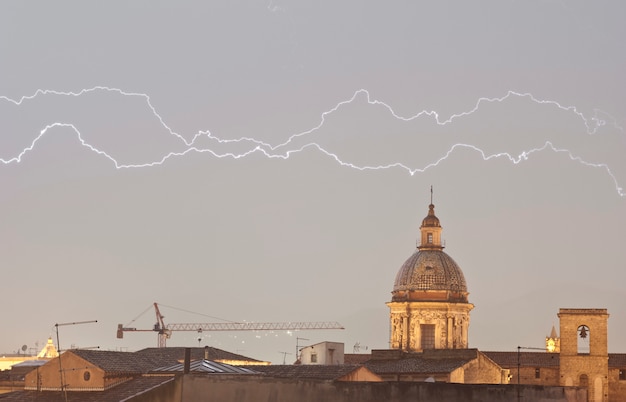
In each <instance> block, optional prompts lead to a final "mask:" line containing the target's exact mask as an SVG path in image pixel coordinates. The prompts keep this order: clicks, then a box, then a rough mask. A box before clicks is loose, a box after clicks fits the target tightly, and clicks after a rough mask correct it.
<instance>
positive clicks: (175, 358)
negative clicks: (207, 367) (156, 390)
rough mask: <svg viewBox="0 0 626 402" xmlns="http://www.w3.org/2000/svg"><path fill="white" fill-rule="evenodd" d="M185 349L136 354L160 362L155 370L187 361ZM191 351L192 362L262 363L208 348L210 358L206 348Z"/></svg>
mask: <svg viewBox="0 0 626 402" xmlns="http://www.w3.org/2000/svg"><path fill="white" fill-rule="evenodd" d="M185 349H187V348H184V347H173V348H146V349H142V350H138V351H137V352H135V354H136V355H137V356H143V357H146V358H150V359H152V360H156V361H158V362H160V364H157V365H156V366H155V367H154V368H157V367H164V366H169V365H174V364H176V363H180V362H181V361H183V360H184V359H185ZM189 349H191V360H202V359H207V360H240V361H249V362H260V360H256V359H253V358H250V357H246V356H243V355H238V354H236V353H231V352H227V351H225V350H222V349H217V348H212V347H208V348H206V350H207V354H208V356H205V353H204V351H205V348H189Z"/></svg>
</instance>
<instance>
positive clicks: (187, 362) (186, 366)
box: [183, 348, 191, 374]
mask: <svg viewBox="0 0 626 402" xmlns="http://www.w3.org/2000/svg"><path fill="white" fill-rule="evenodd" d="M190 369H191V348H185V364H184V366H183V374H189V371H190Z"/></svg>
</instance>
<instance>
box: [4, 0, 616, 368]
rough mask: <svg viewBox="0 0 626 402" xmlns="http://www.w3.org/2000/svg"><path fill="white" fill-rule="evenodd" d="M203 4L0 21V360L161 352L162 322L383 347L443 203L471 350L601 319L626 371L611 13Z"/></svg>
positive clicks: (253, 352) (228, 338)
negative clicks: (261, 329)
mask: <svg viewBox="0 0 626 402" xmlns="http://www.w3.org/2000/svg"><path fill="white" fill-rule="evenodd" d="M205 3H207V2H164V1H161V2H154V1H151V2H148V1H136V2H132V3H128V2H106V3H99V4H93V3H89V4H87V3H85V2H79V1H76V2H55V3H50V2H40V3H39V4H35V3H24V2H17V1H14V2H3V3H2V4H1V5H0V37H1V38H2V39H1V40H0V58H1V62H0V96H2V98H1V99H0V123H1V127H0V159H1V160H2V161H3V162H4V163H2V164H0V185H1V187H0V188H1V192H0V194H1V196H0V206H1V211H2V214H3V218H2V224H1V225H0V267H1V269H2V271H1V272H2V284H3V303H2V306H3V307H2V308H1V310H0V312H1V314H0V322H1V326H2V335H1V336H0V353H10V352H14V351H16V350H18V349H19V348H20V347H21V346H22V345H23V344H26V345H28V346H29V347H34V346H35V342H39V346H43V342H44V341H45V339H46V338H47V337H48V336H49V335H51V334H52V331H53V326H54V324H55V323H57V322H68V321H81V320H91V319H97V320H98V323H97V324H90V325H83V326H75V327H63V329H62V333H61V343H62V345H61V346H62V347H66V346H69V345H70V344H74V345H76V346H81V347H86V346H95V345H99V346H100V347H101V348H104V349H120V348H127V349H129V350H135V349H139V348H143V347H148V346H154V345H155V344H156V336H155V335H154V334H151V333H148V334H127V336H126V337H125V338H124V339H123V340H118V339H116V338H115V329H116V325H117V324H118V323H124V324H127V323H129V322H130V321H131V320H133V319H134V318H135V317H136V316H137V315H139V313H141V312H142V311H143V310H144V309H146V308H147V307H148V306H150V304H151V303H152V302H154V301H157V302H160V303H163V304H164V305H169V306H175V307H178V308H181V309H185V310H189V311H194V312H199V313H203V314H206V315H211V316H216V317H222V318H225V319H228V320H233V321H239V320H249V321H318V320H323V321H334V320H337V321H340V322H341V323H342V324H343V325H344V326H345V327H346V330H345V331H320V332H314V331H304V332H298V333H293V334H288V333H284V332H280V333H211V334H209V333H205V334H203V338H202V340H201V344H202V345H210V346H216V347H221V348H224V349H227V350H231V351H233V352H235V351H238V352H240V353H243V354H247V355H249V356H251V357H255V358H258V359H264V360H270V361H274V362H282V358H283V355H282V354H280V353H279V352H280V351H289V352H294V351H295V345H296V337H303V338H307V339H308V341H299V342H300V344H302V343H307V342H310V343H314V342H319V341H323V340H332V341H342V342H345V344H346V349H347V351H351V350H352V345H354V343H355V342H360V344H361V345H362V346H368V347H369V348H385V347H387V346H388V344H387V342H388V331H389V327H388V309H387V307H386V306H385V302H387V301H389V300H390V295H391V294H390V292H391V290H392V286H393V281H394V279H395V275H396V272H397V270H398V269H399V268H400V266H401V265H402V263H403V262H404V261H405V260H406V258H408V257H409V256H410V255H411V254H412V253H413V251H414V249H415V242H416V239H417V237H418V232H419V224H420V222H421V219H422V218H423V217H424V216H425V215H426V213H427V210H428V208H427V206H428V203H429V202H430V199H429V197H430V193H429V188H430V185H433V186H434V189H435V193H434V203H435V205H436V212H437V215H438V216H439V218H440V219H441V222H442V226H443V228H444V231H443V238H444V239H445V241H446V245H447V247H446V251H447V252H448V254H450V255H451V256H452V257H453V258H454V259H455V261H456V262H457V263H458V264H459V265H460V267H461V268H462V269H463V271H464V273H465V277H466V280H467V283H468V287H469V291H470V301H471V302H472V303H474V304H475V305H476V307H475V309H474V310H473V311H472V315H471V317H472V319H471V325H470V346H471V347H478V348H480V349H484V350H514V349H515V348H516V346H518V345H522V346H530V347H542V346H543V344H544V337H545V336H546V335H547V334H548V333H549V331H550V328H551V326H552V325H553V324H555V325H557V327H558V318H557V316H556V314H557V312H558V309H559V308H560V307H604V308H608V309H609V313H610V314H611V318H610V320H609V349H610V351H612V352H626V340H625V339H624V337H623V336H620V334H623V333H624V331H625V330H626V310H625V308H624V303H623V301H624V297H625V291H624V283H625V281H626V272H625V271H626V270H625V269H624V262H625V261H626V247H624V240H625V239H626V229H625V228H626V197H625V196H624V194H625V190H624V189H623V187H625V183H626V158H625V156H626V133H625V132H624V128H623V127H625V126H626V92H625V91H624V89H625V88H626V79H625V78H624V71H626V53H625V52H624V51H623V43H624V38H626V27H625V25H624V23H623V21H624V17H626V6H625V5H624V3H623V2H622V1H617V0H616V1H597V2H587V1H568V0H561V1H556V0H554V1H548V0H544V1H476V2H465V1H445V2H444V1H440V2H424V1H417V2H416V1H405V2H362V1H345V2H330V1H316V2H309V4H302V2H288V1H273V0H272V1H265V2H263V1H256V2H252V1H241V2H210V3H212V4H205ZM338 3H339V4H338ZM38 90H43V91H52V92H38ZM83 90H86V91H83ZM134 166H137V167H134ZM163 312H164V314H165V315H166V319H165V321H166V322H170V323H176V322H187V321H194V322H202V321H211V319H209V318H208V317H203V316H193V315H190V314H187V313H184V312H182V311H179V310H174V309H168V308H164V311H163ZM153 323H154V314H153V313H152V312H151V311H149V312H148V313H146V314H145V315H144V316H142V317H140V318H139V319H137V321H135V322H134V323H133V325H134V326H137V327H140V328H150V327H151V326H152V325H153ZM197 337H198V334H196V333H184V332H180V333H175V334H174V335H173V337H172V339H171V340H170V342H169V344H170V345H189V346H192V345H197V344H198V341H197ZM292 357H293V356H292ZM287 359H288V360H289V356H288V357H287Z"/></svg>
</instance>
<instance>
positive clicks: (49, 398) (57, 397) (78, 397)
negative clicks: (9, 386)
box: [0, 376, 174, 402]
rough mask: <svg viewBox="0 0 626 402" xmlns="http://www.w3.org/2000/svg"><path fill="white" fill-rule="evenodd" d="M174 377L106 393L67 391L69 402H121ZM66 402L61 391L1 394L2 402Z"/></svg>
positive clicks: (135, 382)
mask: <svg viewBox="0 0 626 402" xmlns="http://www.w3.org/2000/svg"><path fill="white" fill-rule="evenodd" d="M173 380H174V377H169V376H167V377H164V376H155V377H137V378H135V379H133V380H130V381H126V382H124V383H122V384H119V385H117V386H115V387H112V388H110V389H108V390H106V391H67V401H68V402H119V401H123V400H126V399H127V398H130V397H133V396H135V395H138V394H141V393H143V392H146V391H148V390H150V389H153V388H155V387H159V386H161V385H164V384H166V383H168V382H170V381H173ZM20 401H46V402H65V397H64V395H63V392H61V391H16V392H10V393H8V394H0V402H20Z"/></svg>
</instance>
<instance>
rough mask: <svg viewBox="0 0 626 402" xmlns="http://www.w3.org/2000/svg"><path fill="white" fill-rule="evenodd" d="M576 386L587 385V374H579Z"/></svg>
mask: <svg viewBox="0 0 626 402" xmlns="http://www.w3.org/2000/svg"><path fill="white" fill-rule="evenodd" d="M578 386H579V387H585V388H587V387H589V377H587V374H581V375H580V378H579V379H578Z"/></svg>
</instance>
